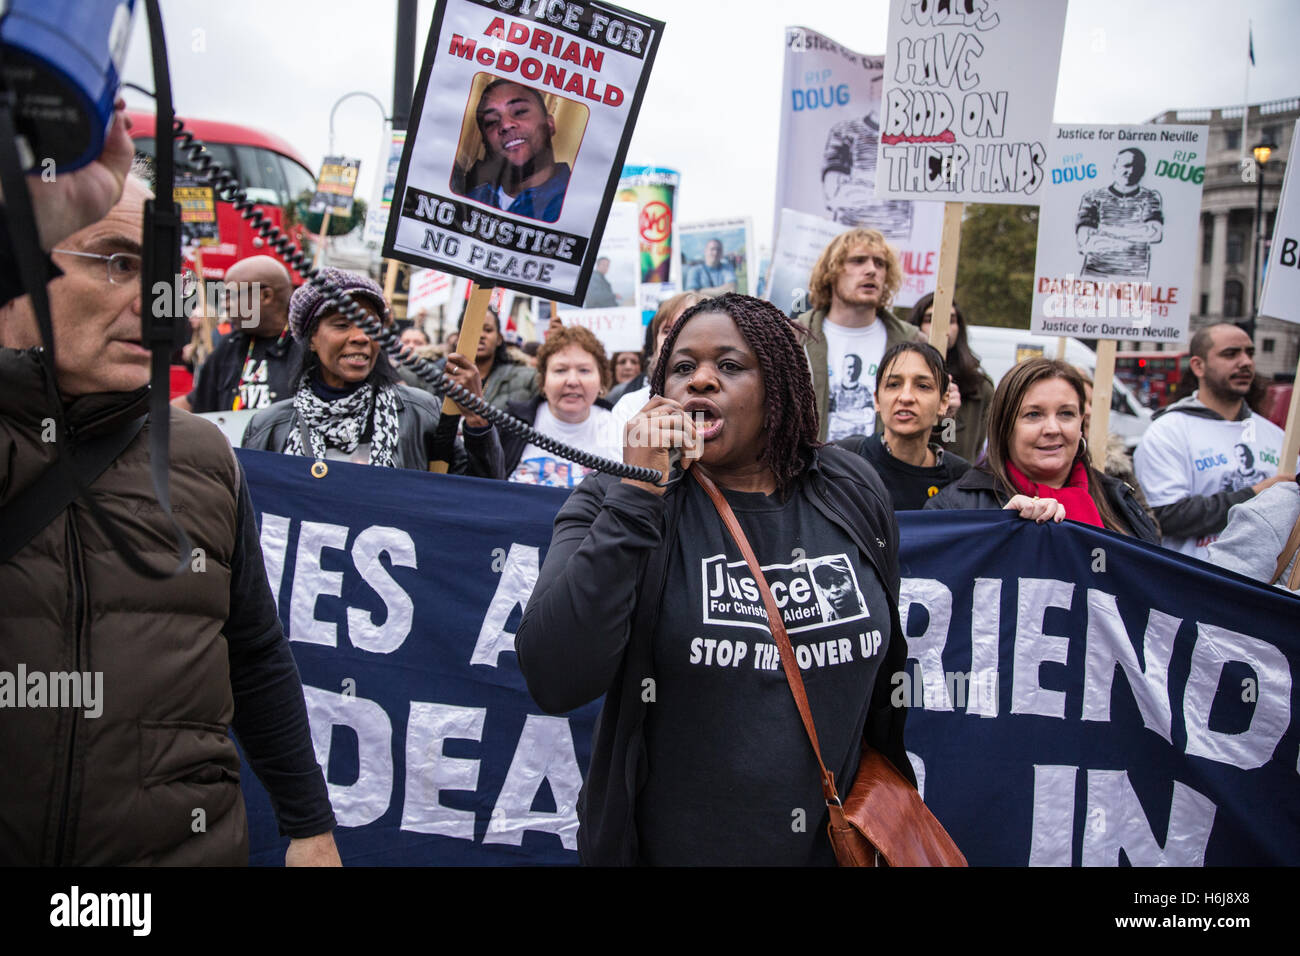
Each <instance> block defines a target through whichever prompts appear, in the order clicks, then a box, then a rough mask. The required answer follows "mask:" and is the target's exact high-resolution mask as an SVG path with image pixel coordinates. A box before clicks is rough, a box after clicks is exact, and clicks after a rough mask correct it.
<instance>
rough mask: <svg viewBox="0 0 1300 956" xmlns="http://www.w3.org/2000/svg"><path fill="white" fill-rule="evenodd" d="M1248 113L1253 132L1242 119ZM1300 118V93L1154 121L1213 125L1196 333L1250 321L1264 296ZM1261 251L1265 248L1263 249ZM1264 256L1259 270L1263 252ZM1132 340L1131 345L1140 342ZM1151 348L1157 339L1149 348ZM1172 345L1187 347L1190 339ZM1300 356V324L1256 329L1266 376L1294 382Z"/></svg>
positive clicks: (1173, 113) (1262, 324)
mask: <svg viewBox="0 0 1300 956" xmlns="http://www.w3.org/2000/svg"><path fill="white" fill-rule="evenodd" d="M1243 113H1244V114H1245V136H1244V139H1243V135H1242V116H1243ZM1297 119H1300V97H1296V98H1292V99H1285V100H1273V101H1272V102H1268V103H1254V104H1251V105H1250V106H1249V107H1241V106H1234V107H1227V108H1224V109H1200V110H1169V111H1167V112H1164V113H1161V114H1160V115H1159V116H1156V117H1154V118H1153V119H1151V120H1150V122H1152V123H1183V124H1204V125H1207V126H1209V128H1210V140H1209V142H1210V146H1209V153H1208V155H1207V156H1206V163H1205V183H1204V186H1203V192H1202V194H1201V235H1200V238H1199V241H1198V244H1197V250H1198V251H1197V259H1196V263H1197V265H1196V272H1195V281H1194V287H1195V288H1194V290H1193V298H1192V321H1191V330H1192V331H1193V332H1194V331H1195V330H1196V329H1199V328H1201V327H1203V326H1206V325H1211V324H1213V323H1215V322H1246V321H1248V320H1249V319H1250V317H1251V315H1252V314H1253V310H1254V307H1255V303H1256V302H1257V300H1258V288H1256V287H1254V286H1253V280H1254V279H1255V277H1258V282H1259V285H1260V286H1262V284H1263V269H1264V262H1265V261H1266V260H1267V258H1268V253H1267V245H1266V243H1268V241H1269V240H1270V239H1271V238H1272V235H1273V219H1274V216H1275V215H1276V213H1277V207H1278V202H1279V200H1280V198H1281V194H1282V179H1283V176H1284V175H1285V173H1286V163H1287V160H1288V158H1289V153H1290V150H1291V135H1292V132H1293V130H1294V128H1295V124H1296V120H1297ZM1268 142H1271V143H1273V144H1274V146H1275V147H1276V148H1275V149H1274V150H1273V151H1272V152H1271V154H1270V155H1269V157H1268V161H1267V162H1266V163H1264V164H1263V165H1262V166H1260V165H1259V164H1258V163H1257V162H1256V160H1255V158H1254V154H1253V153H1252V150H1253V148H1254V147H1255V146H1256V145H1258V144H1260V143H1268ZM1261 177H1262V180H1263V190H1262V195H1263V204H1262V208H1263V215H1262V217H1261V218H1262V220H1263V227H1264V228H1263V237H1264V238H1263V241H1262V242H1260V243H1257V242H1256V241H1255V238H1256V231H1257V224H1256V220H1255V206H1256V202H1257V201H1258V199H1259V196H1260V194H1261V193H1260V178H1261ZM1257 250H1258V251H1257ZM1256 255H1258V256H1259V259H1260V261H1259V266H1258V270H1256V262H1255V257H1256ZM1136 345H1137V343H1130V345H1129V347H1130V348H1132V347H1136ZM1142 347H1143V348H1146V349H1151V348H1152V345H1151V344H1149V343H1148V344H1144V345H1143V346H1142ZM1168 348H1169V349H1173V350H1177V351H1185V350H1186V344H1182V345H1170V346H1168ZM1298 357H1300V325H1296V324H1292V323H1289V322H1281V321H1278V320H1277V319H1267V318H1261V319H1259V320H1258V322H1257V324H1256V328H1255V365H1256V369H1257V370H1258V372H1259V374H1260V375H1261V376H1262V377H1263V378H1265V379H1273V378H1278V379H1285V380H1286V381H1288V382H1289V381H1290V380H1291V378H1292V376H1294V375H1295V370H1296V362H1297V358H1298Z"/></svg>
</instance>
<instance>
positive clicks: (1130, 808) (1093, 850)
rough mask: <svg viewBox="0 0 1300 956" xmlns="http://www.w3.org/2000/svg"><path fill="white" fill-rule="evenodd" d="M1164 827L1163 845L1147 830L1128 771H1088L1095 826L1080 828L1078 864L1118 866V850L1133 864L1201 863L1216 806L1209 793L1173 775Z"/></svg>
mask: <svg viewBox="0 0 1300 956" xmlns="http://www.w3.org/2000/svg"><path fill="white" fill-rule="evenodd" d="M1173 784H1174V792H1173V799H1172V801H1171V802H1170V804H1169V828H1168V832H1167V833H1166V835H1165V843H1164V846H1163V847H1162V846H1161V845H1160V844H1158V843H1157V842H1156V838H1155V836H1154V835H1153V834H1152V832H1151V823H1150V821H1149V820H1148V819H1147V815H1146V811H1144V810H1143V809H1142V804H1141V802H1140V801H1139V800H1138V797H1137V794H1136V793H1135V792H1134V791H1133V785H1132V784H1131V783H1130V782H1129V779H1128V771H1127V770H1089V771H1088V809H1087V812H1086V813H1085V815H1084V819H1085V820H1089V821H1091V820H1093V819H1094V815H1095V814H1096V811H1097V810H1098V809H1100V810H1102V811H1103V813H1102V815H1101V816H1100V817H1097V819H1098V821H1099V825H1093V824H1087V825H1085V826H1084V828H1083V865H1084V866H1119V863H1120V859H1119V854H1120V851H1121V850H1123V851H1124V855H1125V856H1126V857H1128V862H1129V863H1130V865H1132V866H1204V865H1205V848H1206V846H1207V845H1209V842H1210V829H1211V828H1212V827H1213V826H1214V814H1215V806H1214V802H1213V801H1211V800H1210V799H1209V798H1208V797H1205V796H1203V795H1202V794H1199V793H1197V792H1196V791H1195V790H1193V789H1192V788H1191V787H1189V786H1187V785H1185V784H1183V783H1180V782H1179V781H1177V780H1175V781H1174V782H1173Z"/></svg>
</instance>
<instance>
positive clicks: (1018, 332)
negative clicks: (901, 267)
mask: <svg viewBox="0 0 1300 956" xmlns="http://www.w3.org/2000/svg"><path fill="white" fill-rule="evenodd" d="M966 341H967V342H968V343H969V344H970V348H971V351H972V352H974V353H975V355H976V356H977V357H978V358H979V360H980V365H981V366H982V367H983V368H984V371H985V372H987V373H988V376H989V378H991V379H993V384H994V385H996V384H997V383H998V382H1000V381H1001V380H1002V376H1003V375H1005V374H1006V373H1007V372H1008V371H1010V370H1011V367H1012V366H1013V365H1015V364H1016V363H1018V362H1023V361H1024V360H1025V359H1030V358H1039V357H1043V358H1053V359H1054V358H1056V350H1057V342H1058V339H1057V337H1056V336H1055V335H1033V334H1032V333H1030V332H1028V331H1027V330H1025V329H1004V328H997V327H995V326H990V325H970V326H967V327H966ZM1065 360H1066V361H1067V362H1069V363H1070V364H1071V365H1080V366H1082V367H1084V368H1086V369H1087V370H1088V371H1089V372H1090V373H1092V374H1094V375H1095V374H1096V371H1097V353H1096V352H1094V351H1093V350H1092V349H1090V348H1088V346H1086V345H1084V344H1083V343H1082V342H1080V341H1079V340H1078V339H1072V338H1067V339H1066V340H1065ZM1150 424H1151V409H1149V408H1147V407H1146V406H1145V405H1143V404H1142V403H1141V402H1139V401H1138V399H1137V396H1136V395H1134V394H1133V392H1132V391H1131V390H1130V389H1129V387H1128V386H1127V385H1125V384H1124V383H1123V382H1121V381H1120V380H1119V379H1118V378H1116V379H1115V383H1114V390H1113V391H1112V393H1111V402H1110V430H1111V431H1112V432H1114V433H1115V434H1116V435H1119V436H1120V437H1121V438H1123V439H1124V444H1125V446H1127V447H1128V448H1129V449H1130V450H1132V449H1133V447H1134V446H1136V445H1137V443H1138V441H1139V440H1140V439H1141V438H1142V433H1143V432H1145V431H1146V430H1147V426H1148V425H1150Z"/></svg>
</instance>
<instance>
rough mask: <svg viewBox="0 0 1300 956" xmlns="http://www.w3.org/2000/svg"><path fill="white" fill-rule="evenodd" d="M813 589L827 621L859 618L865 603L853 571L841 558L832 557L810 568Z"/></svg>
mask: <svg viewBox="0 0 1300 956" xmlns="http://www.w3.org/2000/svg"><path fill="white" fill-rule="evenodd" d="M812 579H813V589H814V590H815V591H816V592H817V600H818V601H819V602H820V604H821V606H822V611H823V613H824V614H825V615H826V620H828V621H842V620H848V619H852V618H855V617H861V616H862V614H863V613H864V610H865V607H866V603H865V602H864V601H863V598H862V592H861V591H859V590H858V582H857V581H856V580H855V578H854V576H853V569H852V568H850V567H849V564H848V561H846V560H845V559H844V558H842V557H834V558H830V559H828V560H826V561H825V562H824V563H821V564H815V565H813V566H812Z"/></svg>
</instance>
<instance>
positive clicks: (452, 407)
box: [429, 282, 492, 474]
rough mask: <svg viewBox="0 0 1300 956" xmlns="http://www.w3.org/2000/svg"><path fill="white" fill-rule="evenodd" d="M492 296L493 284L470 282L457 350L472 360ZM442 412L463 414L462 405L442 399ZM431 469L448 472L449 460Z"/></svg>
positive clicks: (438, 463)
mask: <svg viewBox="0 0 1300 956" xmlns="http://www.w3.org/2000/svg"><path fill="white" fill-rule="evenodd" d="M491 298H492V286H480V285H479V284H478V283H477V282H471V283H470V284H469V305H467V306H465V321H464V322H463V323H462V324H461V327H460V337H459V338H458V339H456V351H457V352H459V353H460V354H461V355H464V356H465V357H466V358H468V359H469V360H470V361H471V362H473V361H476V360H477V357H478V340H479V339H480V338H482V337H483V319H484V318H485V317H486V316H487V307H488V301H489V300H490V299H491ZM467 343H468V344H469V345H470V350H469V351H468V352H466V351H465V345H466V344H467ZM442 413H443V414H444V415H459V414H461V411H460V406H459V405H457V404H456V403H455V402H453V401H452V400H451V399H450V398H444V399H443V400H442ZM429 470H430V471H436V472H438V473H439V474H446V473H447V462H445V461H431V462H429Z"/></svg>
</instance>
